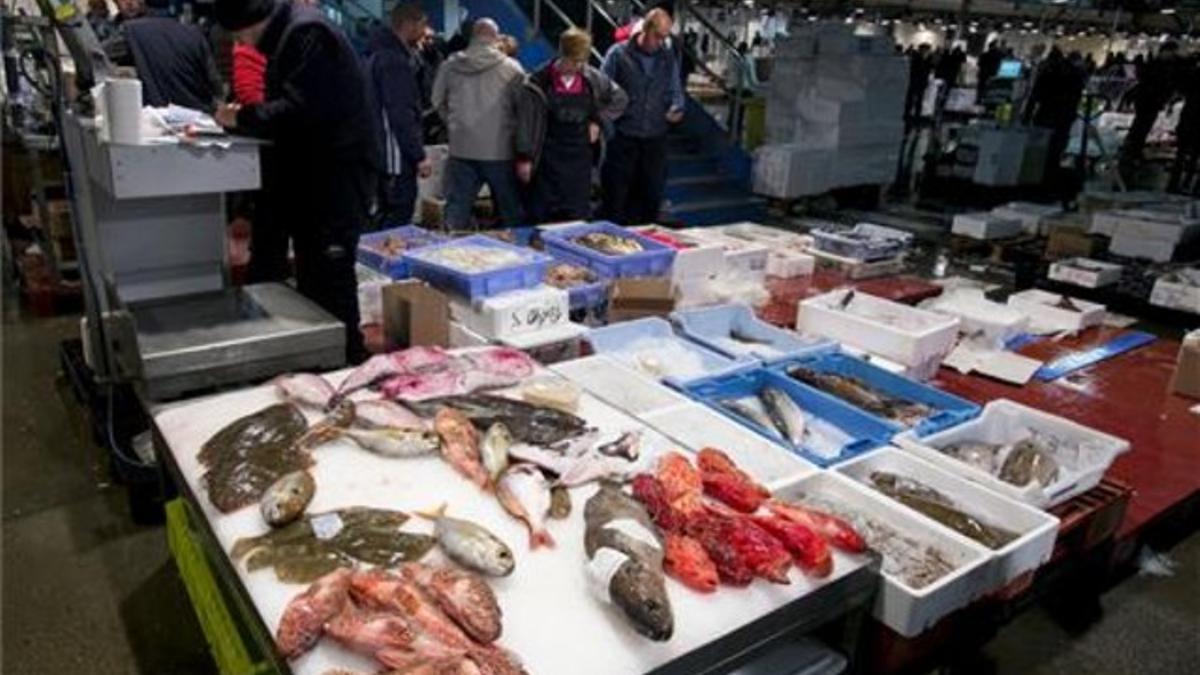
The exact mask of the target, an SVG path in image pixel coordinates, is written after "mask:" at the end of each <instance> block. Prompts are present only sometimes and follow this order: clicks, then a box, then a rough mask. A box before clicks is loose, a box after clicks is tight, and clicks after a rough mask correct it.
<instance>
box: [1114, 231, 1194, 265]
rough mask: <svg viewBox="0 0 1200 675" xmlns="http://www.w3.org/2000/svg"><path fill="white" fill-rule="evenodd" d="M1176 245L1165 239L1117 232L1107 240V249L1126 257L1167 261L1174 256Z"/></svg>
mask: <svg viewBox="0 0 1200 675" xmlns="http://www.w3.org/2000/svg"><path fill="white" fill-rule="evenodd" d="M1178 246H1179V244H1177V243H1175V242H1173V241H1170V240H1167V239H1153V238H1145V237H1131V236H1126V235H1124V234H1120V233H1118V234H1116V235H1113V238H1112V240H1110V241H1109V242H1108V251H1109V253H1115V254H1116V255H1120V256H1125V257H1126V258H1139V259H1143V260H1153V261H1154V262H1169V261H1170V260H1172V259H1173V258H1174V257H1175V249H1176V248H1178Z"/></svg>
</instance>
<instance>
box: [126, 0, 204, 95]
mask: <svg viewBox="0 0 1200 675" xmlns="http://www.w3.org/2000/svg"><path fill="white" fill-rule="evenodd" d="M117 6H118V9H119V10H120V16H119V18H120V24H119V26H118V28H117V30H116V33H115V34H114V35H113V36H112V37H110V38H109V39H108V40H107V41H105V43H104V52H105V53H106V54H107V55H108V58H109V59H110V60H111V61H112V62H113V63H114V64H115V65H118V66H127V67H132V68H133V69H134V70H135V71H137V76H138V79H139V80H141V82H142V101H143V102H144V103H145V104H146V105H148V106H154V107H156V108H162V107H165V106H168V105H171V104H174V105H179V106H183V107H185V108H191V109H193V110H202V111H204V112H212V111H213V108H214V107H215V106H216V104H217V101H218V100H220V98H221V94H222V90H223V89H224V84H222V83H221V77H220V75H219V74H218V73H217V65H216V62H215V61H214V60H213V55H212V51H211V50H210V49H209V46H208V40H207V39H205V37H204V34H203V33H201V32H200V29H198V28H196V27H195V26H189V25H185V24H182V23H180V22H179V21H177V20H176V19H175V18H174V17H172V16H171V14H170V13H169V12H168V11H167V8H168V3H167V2H166V0H119V2H118V3H117Z"/></svg>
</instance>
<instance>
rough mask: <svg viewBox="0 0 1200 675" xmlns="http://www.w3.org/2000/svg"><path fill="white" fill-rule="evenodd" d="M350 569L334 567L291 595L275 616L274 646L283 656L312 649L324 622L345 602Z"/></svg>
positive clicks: (339, 609) (347, 598)
mask: <svg viewBox="0 0 1200 675" xmlns="http://www.w3.org/2000/svg"><path fill="white" fill-rule="evenodd" d="M349 591H350V570H348V569H338V570H334V571H333V572H330V573H329V574H326V575H325V576H323V577H321V578H320V579H317V580H316V581H314V582H313V584H312V585H311V586H309V587H308V590H306V591H304V592H303V593H301V594H300V595H297V596H296V597H294V598H292V600H291V602H289V603H288V605H287V607H286V608H284V610H283V617H282V618H280V619H279V629H278V630H277V631H276V632H275V646H276V647H277V648H278V649H279V653H280V654H282V655H283V657H284V658H287V659H294V658H296V657H298V656H300V655H301V654H303V653H304V652H307V651H308V650H310V649H312V648H313V645H315V644H317V640H320V639H321V635H322V633H323V632H324V630H325V623H326V622H327V621H329V620H330V619H332V618H334V617H335V616H337V615H338V614H339V613H340V612H341V611H342V609H343V608H344V607H345V606H346V605H347V604H348V602H349V598H350V596H349Z"/></svg>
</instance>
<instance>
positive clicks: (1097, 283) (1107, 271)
mask: <svg viewBox="0 0 1200 675" xmlns="http://www.w3.org/2000/svg"><path fill="white" fill-rule="evenodd" d="M1122 269H1124V267H1122V266H1121V265H1116V264H1113V263H1109V262H1104V261H1102V260H1092V259H1091V258H1068V259H1066V260H1059V261H1058V262H1056V263H1054V264H1052V265H1050V271H1049V273H1048V274H1047V276H1048V277H1049V278H1051V279H1054V280H1055V281H1062V282H1064V283H1068V284H1074V285H1076V286H1083V287H1084V288H1100V287H1101V286H1109V285H1111V284H1115V283H1117V282H1118V281H1120V279H1121V270H1122Z"/></svg>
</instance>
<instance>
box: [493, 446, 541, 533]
mask: <svg viewBox="0 0 1200 675" xmlns="http://www.w3.org/2000/svg"><path fill="white" fill-rule="evenodd" d="M496 496H497V497H498V498H499V499H500V504H501V505H502V506H503V507H504V510H505V511H508V512H509V514H511V515H512V516H513V517H514V518H518V519H520V520H522V521H524V522H525V526H526V527H527V528H528V529H529V548H531V549H535V548H538V547H539V546H554V538H553V537H551V536H550V532H549V531H547V530H546V515H547V514H548V513H549V512H550V481H548V480H546V477H545V476H543V475H542V472H541V470H539V469H538V468H537V467H536V466H533V465H532V464H516V465H514V466H511V467H509V468H508V470H507V471H505V472H504V475H503V476H501V477H500V481H499V482H498V483H497V484H496Z"/></svg>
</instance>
